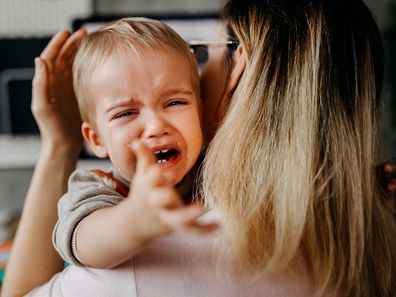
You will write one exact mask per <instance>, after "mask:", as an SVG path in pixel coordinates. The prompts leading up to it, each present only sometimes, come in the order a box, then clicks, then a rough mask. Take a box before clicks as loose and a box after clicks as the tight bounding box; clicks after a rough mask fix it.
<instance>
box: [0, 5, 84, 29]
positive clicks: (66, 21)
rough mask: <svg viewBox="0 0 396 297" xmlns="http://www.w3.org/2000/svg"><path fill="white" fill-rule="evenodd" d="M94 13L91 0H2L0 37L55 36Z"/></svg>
mask: <svg viewBox="0 0 396 297" xmlns="http://www.w3.org/2000/svg"><path fill="white" fill-rule="evenodd" d="M91 12H92V3H91V0H0V37H12V36H18V37H21V36H45V35H47V36H48V35H52V34H54V32H57V31H59V30H60V29H70V25H71V22H72V20H73V19H74V18H76V17H79V16H86V15H89V14H91Z"/></svg>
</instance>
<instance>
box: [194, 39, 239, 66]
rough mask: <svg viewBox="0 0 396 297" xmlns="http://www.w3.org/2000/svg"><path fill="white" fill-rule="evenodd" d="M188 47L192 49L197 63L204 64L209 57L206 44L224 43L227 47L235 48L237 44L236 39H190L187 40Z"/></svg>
mask: <svg viewBox="0 0 396 297" xmlns="http://www.w3.org/2000/svg"><path fill="white" fill-rule="evenodd" d="M189 45H190V48H191V49H192V50H193V53H194V56H195V59H196V60H197V62H198V64H204V63H206V62H207V61H208V59H209V53H208V46H209V45H226V46H227V47H228V48H229V49H231V50H235V49H236V48H237V47H238V45H239V41H238V40H191V41H190V42H189Z"/></svg>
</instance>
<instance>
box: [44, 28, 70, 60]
mask: <svg viewBox="0 0 396 297" xmlns="http://www.w3.org/2000/svg"><path fill="white" fill-rule="evenodd" d="M69 36H70V32H68V31H60V32H58V33H56V34H55V36H54V37H52V39H51V41H50V42H49V43H48V44H47V46H46V47H45V49H44V50H43V52H42V53H41V55H40V57H41V58H42V59H45V60H47V61H55V60H56V58H57V57H58V55H59V53H60V51H61V49H62V47H63V45H64V44H65V42H66V41H67V39H68V38H69Z"/></svg>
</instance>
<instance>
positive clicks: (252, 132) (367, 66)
mask: <svg viewBox="0 0 396 297" xmlns="http://www.w3.org/2000/svg"><path fill="white" fill-rule="evenodd" d="M329 2H330V1H324V0H323V1H308V0H306V1H243V2H242V1H230V2H229V4H228V5H227V7H226V14H225V22H226V25H228V27H229V28H230V30H229V32H228V33H229V35H230V36H228V37H229V38H230V39H232V40H233V41H236V42H239V45H238V46H237V47H216V48H212V49H210V62H209V63H208V65H206V68H205V69H204V71H203V74H202V91H203V99H204V114H205V116H206V119H205V123H206V124H207V128H208V131H211V132H212V133H208V135H209V138H210V135H214V139H213V140H212V142H211V144H210V147H209V152H208V155H207V158H206V160H205V165H204V174H203V176H204V178H203V192H204V195H205V198H206V199H207V201H208V205H209V207H210V208H213V209H214V210H215V211H216V213H217V214H218V216H219V217H220V219H221V220H222V231H221V234H220V235H219V236H220V238H221V239H222V241H221V242H222V243H223V244H222V245H220V247H219V249H220V251H221V252H223V251H224V254H223V255H225V257H229V258H228V259H234V261H232V262H231V261H230V262H231V263H235V264H239V265H235V267H234V269H235V270H236V271H240V270H242V271H243V274H240V275H239V278H236V277H235V275H233V274H232V271H233V269H229V270H227V271H230V272H229V274H230V279H231V280H232V282H231V283H230V282H227V281H225V283H224V284H223V285H221V284H217V283H216V284H213V280H214V279H215V281H216V282H218V281H219V279H218V278H216V276H217V275H216V274H215V273H214V272H213V271H208V268H210V267H212V266H211V263H208V262H210V261H213V262H215V261H214V260H216V258H213V257H210V253H209V252H207V251H206V250H208V249H210V247H211V245H212V242H213V241H214V238H206V239H205V240H202V239H201V238H198V239H197V238H193V237H192V236H189V235H180V236H179V237H176V238H171V239H163V240H162V241H161V240H160V241H159V243H158V244H157V245H154V246H153V247H152V250H151V252H150V251H149V252H148V253H146V254H143V255H140V256H139V257H138V258H137V259H135V260H134V262H133V265H135V266H133V267H130V266H122V267H120V268H118V269H115V270H113V271H96V270H90V269H86V270H81V269H80V270H79V269H77V268H74V267H72V268H71V269H69V270H68V271H67V272H66V273H63V274H62V275H61V276H59V275H57V276H55V278H54V279H52V280H51V282H50V283H49V284H47V285H45V286H44V287H42V288H40V289H37V290H36V291H33V292H32V294H34V293H35V294H40V293H42V292H49V291H45V290H49V289H50V288H49V287H50V286H51V285H52V286H53V287H56V286H62V289H64V288H67V289H70V288H69V287H70V285H69V286H68V281H70V279H67V277H68V276H71V277H74V280H75V279H76V278H78V277H81V278H84V277H86V276H87V275H88V276H94V277H97V278H96V279H95V278H94V277H93V278H92V279H94V280H96V281H98V280H106V279H107V280H109V279H111V280H112V281H114V282H115V283H114V287H113V291H112V292H113V295H114V296H121V295H122V294H117V293H115V291H114V290H115V289H116V288H119V287H123V288H125V290H127V289H126V287H128V288H129V286H130V282H131V274H130V273H132V272H131V271H133V273H134V275H135V278H134V279H135V283H134V284H135V286H134V287H133V288H131V290H132V291H133V290H135V291H134V292H135V293H136V292H138V293H142V292H144V291H145V290H146V293H148V294H151V295H153V296H155V295H156V294H159V295H162V296H166V295H167V294H166V293H165V292H168V291H167V290H168V289H169V290H170V288H169V287H167V283H169V282H174V284H175V285H174V288H173V289H174V291H172V292H173V293H174V294H173V295H176V294H177V293H178V294H179V295H183V294H184V295H188V296H194V295H197V296H199V295H206V296H211V295H213V296H215V295H217V296H221V295H225V294H227V295H228V296H232V295H234V296H238V294H239V296H241V295H244V296H249V295H260V294H261V295H263V294H264V293H266V294H268V295H269V296H312V295H313V294H314V291H316V293H317V294H318V295H319V296H320V295H322V296H326V295H331V294H333V295H341V296H343V295H345V296H391V294H392V292H394V290H395V283H394V280H393V279H395V278H394V275H395V257H396V256H395V252H394V251H395V250H396V249H395V242H394V240H392V239H394V238H395V226H394V221H393V218H392V215H391V211H390V208H389V207H387V206H386V204H385V202H384V201H382V199H381V195H380V191H379V189H378V187H377V186H376V185H375V182H374V173H373V172H372V165H373V164H374V163H373V162H376V161H377V160H376V150H377V140H376V136H377V131H376V129H377V125H378V123H377V120H378V105H379V97H380V96H379V95H380V93H381V84H382V71H383V69H382V67H383V61H382V60H381V58H380V57H382V53H381V46H380V40H379V33H378V29H377V26H376V25H375V23H374V21H373V19H372V17H371V15H370V14H369V12H368V10H367V8H366V7H365V6H364V5H363V3H362V2H361V1H357V0H356V1H353V0H351V1H348V2H347V3H343V4H341V3H340V2H341V1H331V2H330V3H329ZM344 2H345V1H344ZM252 19H253V20H254V22H253V21H251V20H252ZM63 34H64V33H63ZM79 34H82V33H79ZM350 36H353V38H351V37H350ZM71 38H75V40H78V38H76V37H74V36H73V37H71ZM66 40H67V38H66V36H65V37H62V36H61V37H59V36H58V37H56V38H55V39H54V44H52V45H50V46H49V47H48V48H47V50H46V51H45V52H44V53H43V58H44V59H45V61H46V63H48V64H49V65H47V66H49V67H48V68H49V70H51V71H50V73H52V74H58V75H62V73H59V72H56V67H53V66H51V65H53V61H57V63H58V64H57V63H56V62H55V65H58V66H59V65H60V64H61V62H62V61H63V60H62V54H64V53H66V52H69V51H68V50H65V48H67V47H68V46H69V44H71V43H73V42H72V41H70V42H68V41H66ZM70 40H72V39H70ZM65 42H66V43H65ZM366 44H368V45H369V46H365V45H366ZM62 45H63V46H64V47H63V48H62ZM61 48H62V49H61ZM59 53H60V55H58V54H59ZM378 57H379V58H378ZM225 61H226V63H224V62H225ZM59 63H60V64H59ZM40 64H41V63H39V65H38V66H40ZM222 65H226V66H227V67H226V68H224V66H222ZM41 66H43V65H42V64H41ZM37 69H38V70H39V69H40V67H37ZM358 74H359V75H358ZM362 74H365V75H362ZM36 78H37V79H35V81H36V84H35V90H36V91H37V92H35V94H34V100H35V101H36V102H37V101H38V102H43V103H44V106H53V105H54V104H57V102H58V101H57V100H56V99H58V97H57V96H55V95H52V96H47V95H46V94H47V92H45V90H48V91H51V90H56V88H55V89H52V88H51V85H50V87H49V88H46V87H45V80H42V79H40V72H38V73H37V74H36ZM222 81H224V83H219V82H222ZM50 93H51V92H50ZM51 97H54V100H53V102H52V101H46V99H48V98H51ZM69 98H71V97H69ZM357 100H359V101H357ZM51 102H52V103H51ZM73 102H74V101H73ZM51 104H52V105H51ZM73 104H74V103H73ZM209 111H210V112H209ZM69 114H74V113H73V112H71V113H69ZM224 115H225V117H224ZM223 117H224V119H223ZM36 118H37V120H38V122H39V123H40V122H41V123H42V124H43V125H40V127H41V128H42V130H41V131H42V133H45V132H50V133H48V134H49V137H43V142H44V144H45V142H46V141H48V142H50V143H51V142H53V141H52V138H56V139H58V138H57V137H56V136H57V135H62V134H58V133H57V132H54V131H52V132H51V131H47V130H46V129H49V127H48V126H44V121H45V120H46V118H45V117H40V115H39V114H37V113H36ZM59 122H60V123H62V121H59ZM220 122H222V125H221V127H220V129H219V130H218V132H216V133H214V132H215V131H216V129H217V126H218V124H219V123H220ZM54 123H55V124H54ZM56 123H58V122H56V121H54V122H53V123H52V124H48V125H49V126H50V127H53V126H55V125H56ZM61 127H63V126H62V125H61ZM77 130H78V129H77V128H76V129H75V130H73V131H77ZM61 131H64V130H61ZM53 133H55V134H53ZM64 135H67V134H64ZM72 135H75V134H72ZM60 139H61V140H62V139H63V137H60ZM73 139H75V140H76V141H75V142H74V143H75V144H76V146H77V143H78V144H79V145H80V143H81V142H80V140H79V139H78V137H76V138H73ZM58 140H59V139H58ZM54 143H59V141H54ZM61 143H62V142H61ZM44 147H46V146H45V145H44ZM61 147H64V148H65V149H67V147H66V144H63V146H61ZM67 151H68V154H69V156H73V157H72V158H71V160H68V159H67V158H69V157H67V158H66V157H63V158H62V157H58V158H61V160H58V161H57V160H54V161H53V162H58V163H54V164H57V167H59V166H60V165H62V164H63V165H65V167H66V168H70V167H73V166H74V165H75V158H76V156H77V153H75V150H74V149H73V148H69V149H67ZM49 155H50V153H48V152H45V151H44V152H43V155H42V156H41V159H40V162H39V164H38V166H37V168H36V173H35V177H37V178H35V179H34V180H33V182H32V188H33V189H34V190H35V191H33V190H31V191H30V192H29V195H28V197H27V202H26V206H25V210H24V218H23V220H22V222H21V227H20V230H19V231H18V237H17V238H16V241H15V248H14V250H13V256H12V258H11V261H10V266H9V268H8V272H7V279H6V283H5V287H4V288H3V289H4V291H3V292H4V296H19V295H22V294H24V293H26V292H27V291H29V290H30V289H31V288H32V287H34V286H36V285H39V284H41V283H43V282H45V281H47V280H48V278H49V277H50V276H51V275H52V274H54V273H55V272H56V270H57V269H59V265H57V263H59V262H58V261H57V258H56V256H55V255H54V254H53V253H52V254H48V256H47V257H46V256H45V255H43V254H40V252H42V251H39V250H43V251H48V249H49V244H50V243H49V238H50V232H51V228H52V226H53V222H54V216H55V201H56V199H57V197H58V196H57V194H59V193H62V192H63V191H64V185H65V179H63V180H62V179H61V178H60V179H59V184H58V185H56V184H54V185H53V187H51V188H50V192H48V189H47V184H46V183H45V181H43V180H38V178H43V173H46V172H47V173H48V174H45V175H44V176H48V175H53V176H54V178H55V176H58V175H59V176H60V177H63V176H64V175H66V174H67V173H69V172H70V171H69V169H64V170H62V169H61V170H60V171H58V170H57V168H55V169H54V168H51V166H50V163H46V162H44V161H45V160H48V159H46V158H45V156H49ZM40 164H42V165H40ZM224 164H227V167H224ZM40 171H41V172H40ZM59 172H60V173H59ZM42 193H49V195H50V196H51V197H54V198H53V200H52V201H48V197H47V196H46V197H45V202H44V198H43V197H41V194H42ZM51 194H52V195H51ZM59 196H60V195H59ZM38 203H39V205H40V206H41V207H43V205H44V206H45V208H43V209H41V208H40V212H39V210H36V209H34V207H33V204H36V205H37V204H38ZM38 213H40V214H45V213H46V215H47V216H51V217H52V218H53V220H52V221H50V222H49V221H48V220H47V218H45V217H44V218H43V217H42V216H38V215H37V214H38ZM46 220H47V221H46ZM29 224H30V225H32V224H33V225H34V226H38V227H39V228H37V229H38V230H39V231H40V232H39V233H40V235H42V236H44V238H45V239H46V241H43V242H37V238H32V237H31V234H32V232H34V231H36V234H38V233H37V230H36V228H34V230H32V229H30V230H29V229H28V227H27V225H29ZM41 226H45V229H40V227H41ZM36 236H37V235H36ZM161 244H163V246H165V247H166V248H168V249H166V248H165V252H164V250H161V248H159V246H160V245H161ZM26 246H29V249H30V250H31V248H30V246H33V247H35V250H31V254H34V255H38V256H36V257H34V258H36V259H39V261H38V263H36V264H37V265H40V266H39V267H41V269H40V270H39V271H38V272H37V267H33V266H32V271H33V269H34V272H32V273H29V271H27V270H26V267H25V266H24V264H25V265H26V263H29V261H27V259H26V258H25V260H23V259H18V258H19V257H20V256H21V255H24V254H25V253H24V252H26V249H27V248H26ZM227 247H232V249H230V248H227ZM170 248H172V249H173V250H171V249H170ZM161 251H162V253H161ZM190 251H192V252H191V253H190ZM169 254H171V256H169ZM40 255H41V256H40ZM197 255H198V256H197ZM377 255H378V256H377ZM181 256H185V257H186V258H185V259H182V258H183V257H181ZM32 258H33V257H32ZM29 260H30V259H29ZM40 261H45V262H44V264H43V262H40ZM186 261H187V262H186ZM187 264H188V265H187ZM131 265H132V264H131ZM200 265H201V266H200ZM45 267H48V269H47V270H46V269H45ZM133 269H134V270H133ZM290 270H291V271H292V274H290V273H289V272H290ZM10 271H11V272H10ZM308 271H311V273H308ZM22 272H24V273H22ZM172 272H174V273H172ZM266 272H267V273H268V274H266ZM293 272H294V274H293ZM33 274H35V275H36V279H34V280H33V281H31V282H27V280H29V278H30V277H31V275H33ZM189 274H190V275H189ZM16 275H19V279H15V277H16ZM241 275H242V276H245V278H246V279H244V278H243V277H241ZM295 275H300V278H299V279H298V278H297V279H296V278H295ZM253 276H254V278H253ZM161 277H162V282H161ZM392 277H393V279H392ZM180 279H181V280H183V281H185V282H184V284H186V285H185V286H183V282H181V283H180V282H179V280H180ZM251 279H254V281H250V280H251ZM155 280H159V281H158V282H155ZM194 280H196V282H201V283H200V284H198V285H195V283H194ZM153 282H154V283H155V284H156V286H154V285H153ZM69 284H70V283H69ZM150 284H151V287H152V288H151V289H150V290H147V287H148V286H150ZM82 285H83V284H81V283H76V282H74V283H73V286H74V287H75V290H79V289H81V288H82ZM85 285H86V287H84V289H86V290H87V291H89V293H90V294H91V295H95V293H98V294H105V292H104V291H100V290H97V291H95V292H94V291H93V290H95V288H94V287H95V286H96V287H98V286H99V287H100V285H101V283H100V282H94V283H93V284H91V287H90V284H87V283H85ZM197 286H198V287H197ZM227 286H228V287H227ZM18 288H20V289H21V290H20V291H19V292H18V291H17V289H18ZM40 290H42V291H40ZM156 290H158V291H156ZM69 292H70V291H69ZM79 292H80V295H81V292H82V291H79ZM93 292H94V293H93ZM123 292H124V293H125V292H126V291H123ZM175 292H176V293H175ZM132 293H133V292H132ZM132 293H131V294H132ZM199 293H202V294H199ZM270 294H272V295H270ZM168 295H169V294H168ZM97 296H99V295H97Z"/></svg>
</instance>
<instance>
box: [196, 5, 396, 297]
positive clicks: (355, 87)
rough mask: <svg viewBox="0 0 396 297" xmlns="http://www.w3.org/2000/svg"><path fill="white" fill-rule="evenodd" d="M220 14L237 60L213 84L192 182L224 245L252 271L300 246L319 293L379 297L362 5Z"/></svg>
mask: <svg viewBox="0 0 396 297" xmlns="http://www.w3.org/2000/svg"><path fill="white" fill-rule="evenodd" d="M224 19H225V23H226V25H227V27H229V29H230V31H231V32H233V33H234V34H235V36H236V38H238V40H239V41H240V48H239V50H241V52H242V53H241V54H240V55H239V57H240V58H241V57H242V58H244V59H245V60H246V67H245V68H244V69H243V71H242V72H241V75H240V76H239V77H238V82H237V83H236V84H232V83H231V84H230V83H229V85H227V86H226V87H225V89H226V90H229V91H228V93H227V92H225V97H223V100H227V99H228V97H227V96H230V106H229V110H228V111H227V113H226V115H225V118H224V121H223V123H222V125H221V126H220V128H219V130H218V132H217V133H216V135H215V137H214V139H213V141H212V143H211V145H210V147H209V151H208V155H207V158H206V161H205V165H204V178H203V186H204V195H205V196H206V198H207V200H208V203H209V205H210V206H213V207H214V208H216V209H217V210H218V211H219V212H220V214H221V215H222V216H223V218H224V222H225V223H224V226H225V228H224V238H225V241H226V245H227V246H228V247H232V248H230V249H228V250H229V251H230V252H231V254H232V255H234V256H235V257H236V258H240V259H241V261H240V262H241V264H242V266H244V267H245V268H247V269H249V270H251V271H252V272H255V273H260V272H262V271H264V270H267V271H274V270H275V268H276V267H278V268H279V267H280V268H285V267H288V266H289V264H290V263H291V262H292V261H293V259H294V257H295V255H296V254H297V252H298V251H299V250H301V248H302V249H303V250H304V252H305V254H306V256H307V260H308V263H309V265H310V266H311V269H312V271H313V275H314V278H315V281H316V283H317V285H318V289H319V292H321V290H330V289H331V288H332V289H335V290H338V291H340V292H341V290H343V292H347V294H346V295H348V296H349V295H350V296H373V295H383V296H387V295H386V294H387V293H389V292H390V290H391V287H392V286H394V284H392V278H391V275H392V272H393V274H394V269H395V261H396V259H395V257H396V255H395V253H394V252H393V250H392V248H393V249H394V248H395V242H394V240H392V239H391V238H392V236H393V237H394V236H395V226H394V222H392V221H391V219H390V218H389V217H387V216H388V215H389V214H388V213H387V210H386V209H384V207H383V205H382V204H381V199H380V193H379V190H378V187H377V185H376V181H375V176H374V171H373V165H374V164H375V162H377V161H378V159H377V157H378V156H377V153H378V139H377V136H378V116H379V107H380V97H381V96H380V95H381V90H382V80H383V68H384V67H383V54H382V45H381V37H380V34H379V30H378V27H377V25H376V23H375V21H374V19H373V17H372V15H371V14H370V12H369V10H368V9H367V7H366V6H365V5H364V3H363V2H362V1H360V0H350V1H340V0H333V1H327V0H303V1H292V0H290V1H287V0H285V1H271V0H268V1H258V0H257V1H229V2H228V4H227V5H226V7H225V14H224ZM237 51H238V49H237ZM234 55H238V52H235V53H234ZM234 57H235V56H234ZM234 63H236V64H237V63H238V59H234ZM233 71H234V69H233V68H231V72H230V73H231V74H230V77H231V78H232V75H233ZM230 81H231V82H232V79H231V80H230ZM378 242H381V244H380V245H377V246H376V247H374V244H376V243H378ZM376 249H377V250H376ZM379 250H381V254H382V258H381V259H377V256H376V254H377V253H378V252H379ZM392 269H393V270H392ZM365 294H366V295H365Z"/></svg>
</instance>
